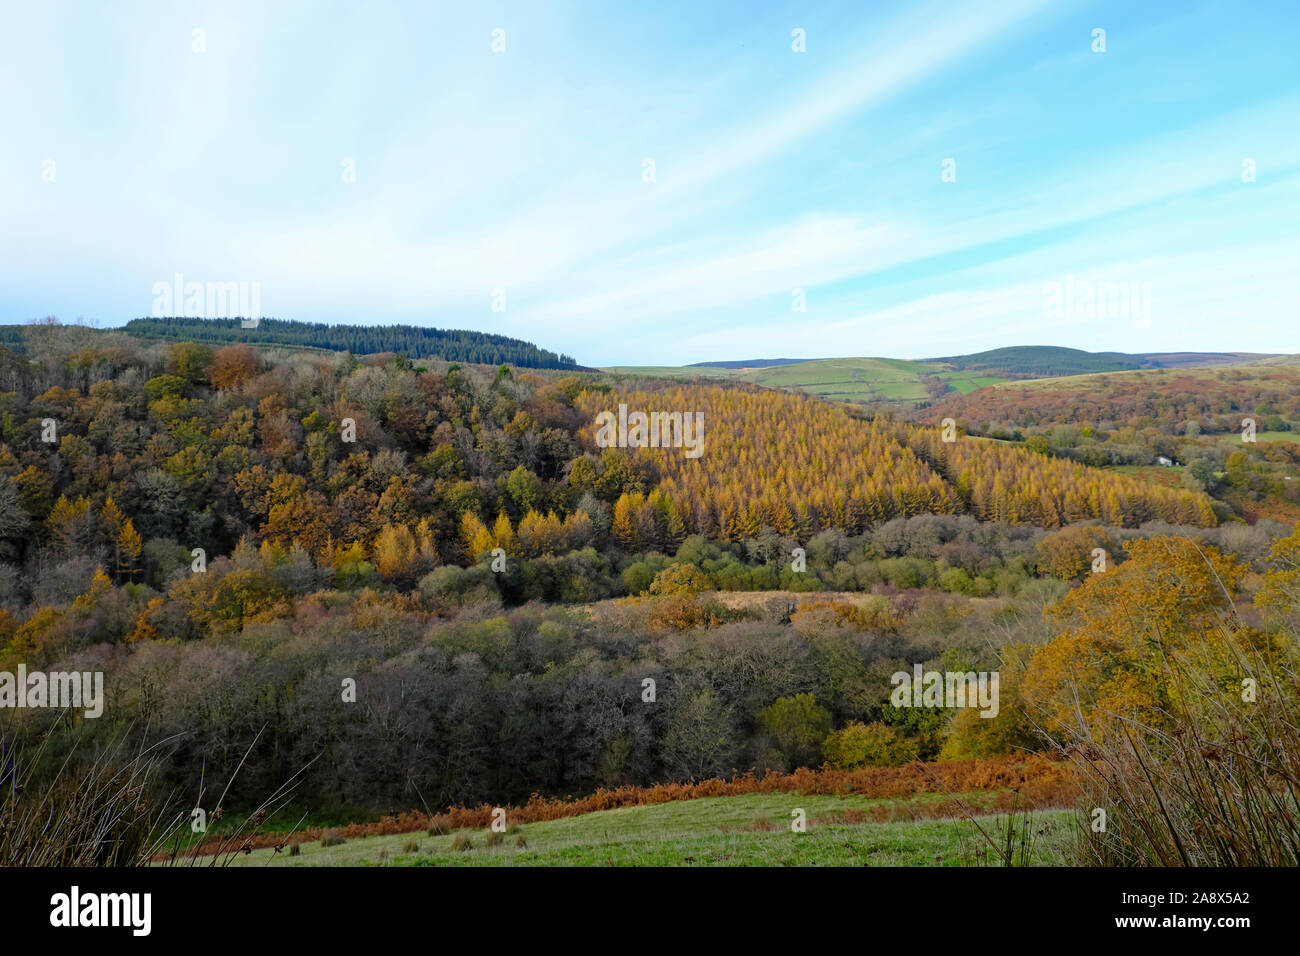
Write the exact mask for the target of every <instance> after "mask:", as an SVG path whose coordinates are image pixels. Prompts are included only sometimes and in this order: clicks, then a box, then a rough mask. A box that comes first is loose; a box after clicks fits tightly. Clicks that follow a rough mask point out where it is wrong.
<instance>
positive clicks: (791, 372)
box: [605, 345, 1287, 406]
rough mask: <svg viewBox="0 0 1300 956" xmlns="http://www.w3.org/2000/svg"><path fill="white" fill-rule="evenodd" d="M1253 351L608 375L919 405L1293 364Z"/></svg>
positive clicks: (621, 370)
mask: <svg viewBox="0 0 1300 956" xmlns="http://www.w3.org/2000/svg"><path fill="white" fill-rule="evenodd" d="M1286 361H1287V358H1286V357H1285V356H1275V355H1270V354H1264V353H1253V352H1146V353H1125V352H1086V351H1084V350H1082V349H1070V348H1061V347H1058V346H1050V345H1025V346H1014V347H1011V348H1002V349H992V350H990V351H987V352H977V353H975V354H972V355H952V356H947V357H943V358H935V359H926V360H923V361H910V360H907V359H893V358H824V359H745V360H731V359H728V360H725V361H716V362H701V363H698V364H695V365H677V366H614V367H610V368H607V369H605V371H607V372H612V373H615V374H626V375H640V376H652V377H667V378H677V379H682V380H686V379H691V378H708V379H714V380H716V379H726V380H731V381H738V382H752V383H753V384H755V385H761V386H764V387H767V388H788V389H797V390H799V391H803V392H807V393H809V394H811V395H816V396H818V397H819V398H824V399H826V400H828V401H840V402H856V403H862V404H873V405H876V404H892V405H899V406H914V405H916V404H918V403H920V402H924V401H926V400H927V399H934V398H937V397H939V396H941V395H942V394H943V393H944V390H945V389H946V390H947V391H948V392H949V393H951V392H960V393H962V394H969V393H970V392H973V391H975V390H976V389H978V388H982V387H984V386H986V385H997V384H999V383H1002V382H1008V381H1014V380H1017V379H1047V378H1059V377H1064V376H1072V375H1095V374H1097V373H1101V372H1126V371H1139V370H1142V369H1155V368H1201V367H1205V368H1210V367H1215V366H1224V365H1241V364H1254V363H1259V364H1264V363H1283V362H1286Z"/></svg>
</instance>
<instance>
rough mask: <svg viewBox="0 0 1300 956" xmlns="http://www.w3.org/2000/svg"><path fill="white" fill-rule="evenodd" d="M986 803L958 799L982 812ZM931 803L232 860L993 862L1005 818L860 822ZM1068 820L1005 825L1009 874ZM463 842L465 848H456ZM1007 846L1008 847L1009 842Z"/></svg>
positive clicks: (780, 802)
mask: <svg viewBox="0 0 1300 956" xmlns="http://www.w3.org/2000/svg"><path fill="white" fill-rule="evenodd" d="M992 796H993V795H992V794H989V793H982V794H973V795H967V796H964V797H963V800H964V801H968V805H969V806H972V807H974V808H979V807H981V806H983V805H986V804H987V803H988V802H989V801H990V800H991V798H992ZM943 799H944V798H943V797H942V796H941V795H938V794H923V795H920V796H917V797H912V798H906V799H904V800H879V799H868V798H865V797H861V796H852V795H845V796H832V795H812V794H795V793H764V794H746V795H743V796H727V797H709V798H702V799H697V800H686V801H679V802H674V803H663V804H656V805H647V806H634V807H621V808H618V809H614V810H602V811H599V812H596V813H588V814H584V815H582V816H578V817H568V818H564V819H559V820H545V821H539V822H536V823H528V824H524V825H522V826H519V827H512V828H511V832H509V833H507V834H502V835H501V839H500V842H499V843H498V844H497V845H495V846H492V845H489V844H488V837H489V831H487V830H483V829H472V830H457V831H454V832H452V833H449V834H445V835H441V836H433V837H431V836H428V835H427V834H424V833H417V834H394V835H391V836H375V837H366V838H363V839H354V840H349V841H347V842H346V843H343V844H341V845H338V846H332V847H325V846H322V845H321V843H320V842H319V841H317V842H314V843H303V844H301V845H300V852H299V853H298V855H296V856H290V855H289V854H288V853H286V852H281V853H275V852H274V851H273V850H270V849H265V850H255V851H253V852H252V853H250V854H247V855H238V856H236V857H235V858H234V859H233V860H232V864H233V865H239V866H961V865H974V864H980V863H987V862H996V860H997V858H996V856H995V854H994V853H993V851H992V848H991V847H990V846H989V843H988V841H987V840H986V839H985V838H984V837H983V836H982V835H981V833H980V828H982V829H983V830H984V831H985V832H986V833H987V834H988V835H989V836H990V837H992V838H993V839H994V840H997V841H999V842H1002V841H1003V840H1004V839H1005V837H1006V833H1007V823H1008V817H1007V816H1006V815H1005V814H1003V815H996V816H994V815H989V816H981V817H976V818H975V820H976V821H977V822H978V824H979V826H978V827H977V826H976V824H975V823H974V822H972V821H971V820H963V819H954V818H946V819H924V818H922V819H914V820H893V821H891V822H879V823H878V822H872V821H873V820H874V818H879V817H885V818H889V817H892V816H897V815H900V814H909V813H915V814H916V815H917V816H921V817H924V815H925V814H926V813H927V809H928V810H929V811H930V812H934V811H935V810H938V809H939V807H938V804H939V801H941V800H943ZM795 808H800V809H802V810H804V811H805V813H806V814H807V822H808V825H807V830H806V832H803V833H794V832H792V830H791V827H790V823H791V820H792V819H793V817H792V811H793V810H794V809H795ZM1068 817H1069V811H1065V810H1040V811H1036V812H1034V813H1033V814H1032V815H1030V816H1026V815H1024V814H1021V815H1019V816H1018V818H1017V819H1016V820H1015V822H1016V823H1017V824H1018V825H1017V828H1016V829H1017V832H1018V833H1020V832H1023V830H1024V826H1025V823H1026V822H1028V823H1029V824H1030V842H1029V845H1028V849H1027V852H1018V853H1017V855H1016V860H1015V862H1017V863H1020V862H1028V863H1031V864H1035V865H1052V864H1061V863H1064V862H1065V855H1064V846H1065V843H1066V841H1067V840H1068V839H1069V838H1070V836H1069V833H1070V826H1071V824H1070V821H1069V819H1068ZM466 841H468V846H466ZM1016 845H1017V846H1018V847H1019V846H1020V845H1021V844H1020V843H1019V837H1017V841H1016Z"/></svg>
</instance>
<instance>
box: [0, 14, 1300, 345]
mask: <svg viewBox="0 0 1300 956" xmlns="http://www.w3.org/2000/svg"><path fill="white" fill-rule="evenodd" d="M2 13H3V16H2V17H0V24H2V25H0V30H2V31H3V32H0V130H3V140H4V144H3V146H0V322H26V321H30V320H32V319H34V318H37V317H40V316H44V315H56V316H58V317H59V318H60V319H61V320H63V321H75V320H77V319H83V320H85V321H87V322H91V323H95V324H98V325H101V326H112V325H119V324H121V323H123V322H125V321H126V320H128V319H130V318H133V317H136V316H142V315H148V314H150V312H151V309H152V307H153V302H154V295H153V287H154V285H155V284H156V283H158V282H160V281H171V279H172V277H173V276H174V275H175V274H176V273H181V274H183V275H184V276H185V278H186V280H187V281H203V282H208V281H211V282H226V281H247V282H257V283H259V284H260V290H261V305H262V314H263V315H267V316H275V317H280V318H294V319H302V320H309V321H323V322H350V323H378V322H409V323H414V324H421V325H435V326H440V327H453V328H473V329H480V330H484V331H492V332H500V333H504V334H508V335H515V336H519V337H522V338H526V339H530V340H532V341H535V342H537V343H538V344H540V345H543V346H544V347H547V348H551V349H554V350H557V351H563V352H566V353H568V354H570V355H573V356H574V357H575V358H577V359H578V360H579V361H580V362H583V363H585V364H591V365H610V364H679V363H686V362H698V361H705V360H709V359H728V358H731V359H736V358H756V357H778V356H782V357H821V356H834V355H890V356H895V357H901V358H920V357H926V356H934V355H948V354H954V353H961V352H970V351H977V350H980V349H985V348H994V347H998V346H1004V345H1015V344H1052V345H1067V346H1073V347H1077V348H1087V349H1093V350H1120V351H1165V350H1179V351H1181V350H1232V351H1268V352H1274V351H1288V352H1300V228H1298V225H1300V56H1298V55H1297V53H1296V50H1297V48H1298V45H1297V39H1298V36H1297V34H1298V32H1300V31H1298V30H1297V27H1300V5H1297V4H1296V3H1295V2H1292V0H1288V2H1258V3H1245V4H1243V3H1241V2H1222V3H1221V2H1209V3H1198V2H1195V0H1186V2H1177V3H1174V2H1143V3H1140V4H1134V3H1131V2H1123V3H1070V2H1060V0H1050V2H1049V0H998V2H993V3H987V4H984V3H957V2H952V3H942V4H928V3H924V2H909V3H889V2H872V3H869V4H868V3H862V2H857V3H843V4H810V3H758V2H753V0H750V2H743V3H742V2H738V3H723V2H718V3H709V2H703V3H702V2H699V0H693V2H685V3H678V2H670V0H661V2H658V3H655V4H641V3H637V4H633V3H590V4H573V3H561V2H541V0H533V2H528V3H517V4H506V3H490V2H480V3H463V4H441V3H391V2H368V3H363V4H357V3H347V4H324V3H291V2H280V0H262V2H257V3H234V2H222V3H193V2H191V3H185V2H173V3H128V2H115V3H111V4H110V3H102V2H93V3H91V2H87V3H59V2H42V3H27V2H23V3H17V2H11V0H3V11H2ZM1097 28H1101V29H1104V30H1105V46H1106V49H1105V52H1094V50H1093V46H1094V44H1095V40H1094V37H1093V31H1094V30H1095V29H1097ZM195 29H200V30H202V31H203V34H202V36H203V38H204V40H205V49H204V50H202V51H201V52H198V51H196V50H195V49H194V46H195V34H194V32H193V31H194V30H195ZM497 29H500V30H503V31H504V39H505V49H504V51H501V52H494V51H493V49H492V43H493V31H494V30H497ZM795 29H801V30H803V31H804V34H805V37H806V52H802V53H796V52H794V51H793V50H792V43H793V41H792V31H793V30H795ZM349 159H350V160H352V161H353V162H354V168H355V182H345V181H344V177H343V175H342V169H343V163H344V161H345V160H349ZM647 159H651V160H653V161H654V181H653V182H647V181H645V176H644V169H645V160H647ZM949 159H951V160H953V162H954V164H955V166H953V167H950V168H953V169H955V181H944V178H943V172H944V161H945V160H949ZM49 160H53V165H52V166H51V165H50V164H49V163H48V162H47V161H49ZM1246 160H1251V161H1253V163H1254V170H1255V177H1254V181H1253V182H1245V181H1243V162H1245V161H1246ZM51 171H52V179H53V181H48V180H49V179H50V178H51V176H50V172H51ZM1067 277H1072V278H1071V279H1070V281H1071V282H1073V283H1075V284H1076V285H1075V287H1076V288H1077V287H1078V284H1080V283H1082V284H1087V283H1103V282H1105V283H1116V284H1122V285H1123V286H1124V287H1125V288H1128V289H1132V290H1133V291H1135V292H1137V291H1139V290H1142V289H1145V290H1147V294H1148V295H1149V297H1150V299H1149V300H1150V308H1149V311H1148V312H1145V313H1139V312H1138V311H1137V310H1136V309H1134V310H1131V311H1129V312H1125V311H1123V310H1116V309H1114V308H1112V309H1111V310H1110V314H1105V315H1098V314H1095V313H1094V314H1092V315H1088V314H1086V313H1084V312H1083V310H1070V311H1069V312H1067V313H1066V314H1056V313H1053V312H1051V310H1050V309H1048V308H1047V307H1046V306H1045V301H1046V300H1047V298H1048V295H1047V290H1048V289H1050V288H1052V284H1053V283H1057V284H1058V286H1057V288H1060V287H1062V286H1063V285H1064V283H1065V282H1066V281H1067ZM796 289H802V290H804V292H803V295H804V299H805V303H806V310H805V311H802V312H797V311H794V309H793V305H794V303H795V295H796V294H795V292H794V290H796ZM495 290H502V291H503V292H504V294H505V310H504V311H494V310H493V308H492V305H493V301H494V299H493V295H494V291H495ZM496 301H497V303H498V305H499V304H500V299H499V298H498V299H497V300H496ZM1135 301H1140V299H1135Z"/></svg>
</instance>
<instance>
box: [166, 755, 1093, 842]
mask: <svg viewBox="0 0 1300 956" xmlns="http://www.w3.org/2000/svg"><path fill="white" fill-rule="evenodd" d="M980 791H986V792H998V793H999V799H998V800H996V801H995V802H994V806H992V807H988V808H981V810H982V811H984V812H989V811H991V810H1007V809H1009V808H1010V806H1011V804H1012V803H1014V804H1015V805H1016V807H1018V808H1019V809H1021V810H1038V809H1047V808H1050V807H1058V808H1059V807H1065V806H1068V805H1070V804H1071V803H1072V802H1073V801H1074V800H1075V799H1076V798H1077V797H1078V795H1079V794H1080V792H1081V791H1080V788H1079V785H1078V782H1077V780H1076V778H1075V777H1074V775H1073V771H1072V768H1071V766H1070V765H1069V764H1068V763H1065V762H1062V761H1057V760H1052V759H1049V758H1048V757H1045V756H1042V755H1039V754H1033V755H1028V756H1008V757H994V758H989V759H968V760H950V761H943V762H939V763H921V762H914V763H909V764H906V765H904V766H901V767H864V768H859V769H855V770H832V769H822V770H810V769H808V768H800V769H799V770H795V771H793V772H791V773H781V772H768V773H764V774H761V775H759V774H755V773H754V772H752V771H751V772H749V773H744V774H738V775H736V776H734V777H731V778H730V779H721V778H716V777H715V778H711V779H708V780H702V781H698V782H691V783H663V784H656V785H654V786H644V787H642V786H632V785H627V786H620V787H613V788H601V789H599V790H597V791H595V792H594V793H592V794H590V795H588V796H585V797H579V798H577V799H572V800H564V799H560V798H557V797H544V796H542V795H540V794H536V793H535V794H533V795H532V797H531V798H530V799H529V800H528V802H527V803H525V804H524V805H523V806H519V807H504V808H502V809H505V810H506V814H507V817H508V818H509V819H510V821H511V822H512V823H536V822H539V821H543V820H558V819H561V818H564V817H576V816H582V815H584V814H587V813H596V812H599V811H601V810H614V809H618V808H620V807H632V806H643V805H649V804H660V803H670V802H673V801H677V800H697V799H701V798H704V797H730V796H741V795H744V794H753V793H800V794H819V795H855V796H861V797H868V798H882V799H883V798H897V797H909V796H915V795H918V794H924V793H946V794H952V795H963V794H970V793H973V792H980ZM1013 795H1014V796H1013ZM1003 797H1005V798H1006V799H1005V800H1003V799H1001V798H1003ZM497 809H498V808H497V807H494V806H492V805H491V804H486V803H484V804H480V805H478V806H476V807H451V808H449V809H448V810H446V811H443V812H441V813H434V814H430V813H422V812H419V811H408V812H406V813H401V814H396V815H388V816H384V817H382V818H380V819H379V820H376V821H372V822H367V823H349V824H347V825H345V826H333V827H311V828H306V829H303V830H295V831H290V832H287V833H286V832H280V833H255V834H251V835H248V836H246V837H244V838H243V839H241V840H240V841H239V844H238V846H237V847H232V845H231V841H230V839H229V837H225V838H222V837H212V838H210V839H207V840H204V841H203V842H202V843H200V844H199V845H198V846H196V847H193V848H191V849H189V850H187V851H185V855H186V856H208V855H213V854H217V853H228V852H231V851H232V850H233V851H234V852H242V853H248V852H251V851H252V850H258V849H266V848H276V849H282V848H284V847H286V846H288V845H289V844H290V843H294V842H314V841H317V840H320V839H321V838H322V837H323V836H325V834H327V833H328V834H335V835H337V836H340V837H343V838H345V839H349V840H351V839H358V838H362V837H371V836H392V835H394V834H401V833H415V832H417V831H421V830H427V829H429V828H430V827H432V826H438V827H442V828H445V829H447V830H457V829H464V828H482V827H487V826H488V825H489V824H490V823H491V822H492V814H493V812H494V811H495V810H497ZM965 809H966V808H965V807H964V805H963V804H962V803H961V801H960V800H943V801H938V802H935V803H933V804H928V805H925V806H917V807H910V806H909V807H907V808H901V809H900V808H881V811H880V813H879V814H877V813H873V814H871V816H872V817H873V818H874V822H885V821H886V820H892V819H895V818H900V817H901V818H907V819H916V818H920V817H927V818H929V817H939V816H961V815H963V813H964V812H965ZM168 856H170V855H168ZM163 858H164V857H162V856H160V857H159V859H163Z"/></svg>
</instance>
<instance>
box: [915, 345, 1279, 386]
mask: <svg viewBox="0 0 1300 956" xmlns="http://www.w3.org/2000/svg"><path fill="white" fill-rule="evenodd" d="M1273 357H1274V355H1272V354H1269V353H1258V352H1136V353H1129V352H1085V351H1083V350H1082V349H1069V348H1061V347H1060V346H1055V345H1017V346H1013V347H1011V348H1002V349H991V350H990V351H987V352H976V353H974V354H973V355H953V356H948V357H945V358H936V359H930V361H932V362H940V363H943V364H946V365H951V366H952V367H953V368H955V369H959V370H962V371H967V370H984V371H987V372H989V373H990V374H995V375H1005V376H1007V377H1018V376H1032V377H1035V378H1050V377H1053V376H1059V375H1089V374H1092V373H1094V372H1127V371H1134V370H1137V369H1141V368H1209V367H1212V366H1216V365H1235V364H1240V363H1243V362H1253V361H1259V360H1261V359H1267V358H1273Z"/></svg>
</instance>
